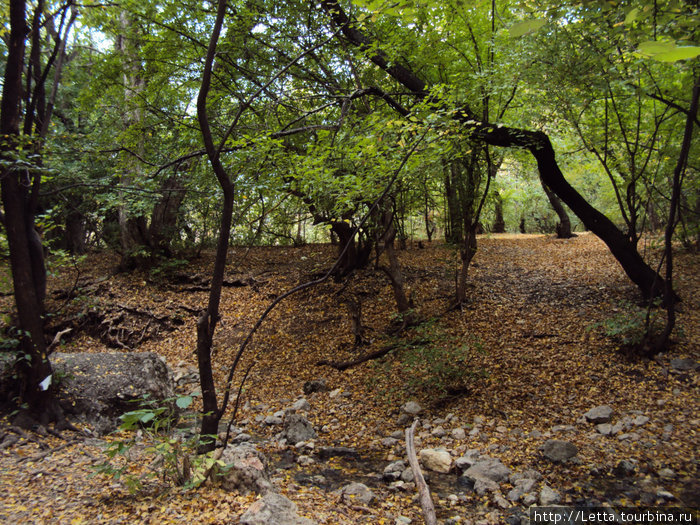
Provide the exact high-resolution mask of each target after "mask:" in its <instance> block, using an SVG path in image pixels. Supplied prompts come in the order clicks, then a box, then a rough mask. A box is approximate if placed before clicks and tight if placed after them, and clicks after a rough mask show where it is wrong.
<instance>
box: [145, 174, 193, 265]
mask: <svg viewBox="0 0 700 525" xmlns="http://www.w3.org/2000/svg"><path fill="white" fill-rule="evenodd" d="M184 190H185V188H184V186H183V185H182V182H181V181H180V179H179V177H178V176H177V175H173V176H171V177H168V178H167V179H166V180H165V181H164V182H163V185H162V187H161V189H160V191H161V197H160V200H159V201H158V202H157V203H156V204H155V206H153V214H152V215H151V224H150V226H149V229H148V233H149V235H148V236H149V244H150V247H151V250H152V251H153V253H154V254H156V255H164V256H166V257H169V256H170V255H171V244H172V241H173V238H174V237H175V234H176V233H177V231H178V230H177V222H178V217H179V215H180V207H181V206H182V201H183V200H184V198H185V191H184Z"/></svg>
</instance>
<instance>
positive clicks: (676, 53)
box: [652, 46, 700, 62]
mask: <svg viewBox="0 0 700 525" xmlns="http://www.w3.org/2000/svg"><path fill="white" fill-rule="evenodd" d="M698 55H700V47H698V46H686V47H677V48H675V49H674V50H673V51H668V52H666V53H659V54H656V55H653V56H652V58H653V59H654V60H660V61H661V62H676V61H678V60H687V59H689V58H695V57H696V56H698Z"/></svg>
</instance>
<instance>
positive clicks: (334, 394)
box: [328, 388, 343, 399]
mask: <svg viewBox="0 0 700 525" xmlns="http://www.w3.org/2000/svg"><path fill="white" fill-rule="evenodd" d="M342 391H343V389H342V388H336V389H335V390H331V391H330V392H329V393H328V397H330V398H331V399H335V398H336V397H338V396H339V395H340V393H341V392H342Z"/></svg>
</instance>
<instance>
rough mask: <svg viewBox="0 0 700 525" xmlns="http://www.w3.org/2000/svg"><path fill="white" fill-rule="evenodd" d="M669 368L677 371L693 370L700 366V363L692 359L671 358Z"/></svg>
mask: <svg viewBox="0 0 700 525" xmlns="http://www.w3.org/2000/svg"><path fill="white" fill-rule="evenodd" d="M671 368H672V369H673V370H676V371H678V372H693V371H695V370H697V369H698V368H700V363H697V362H696V361H694V360H693V359H671Z"/></svg>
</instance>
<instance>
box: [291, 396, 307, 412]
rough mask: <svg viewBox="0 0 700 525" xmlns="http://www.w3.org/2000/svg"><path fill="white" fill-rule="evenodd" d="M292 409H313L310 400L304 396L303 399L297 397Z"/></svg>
mask: <svg viewBox="0 0 700 525" xmlns="http://www.w3.org/2000/svg"><path fill="white" fill-rule="evenodd" d="M291 409H292V410H304V411H308V410H311V405H310V404H309V402H308V401H307V400H306V399H304V398H303V397H302V398H301V399H297V400H296V401H295V402H294V404H293V405H292V406H291Z"/></svg>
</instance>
